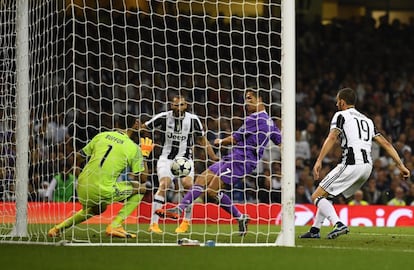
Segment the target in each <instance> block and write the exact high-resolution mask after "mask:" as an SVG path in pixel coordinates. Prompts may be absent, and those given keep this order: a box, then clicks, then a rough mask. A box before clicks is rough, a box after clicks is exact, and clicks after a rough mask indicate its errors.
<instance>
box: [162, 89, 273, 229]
mask: <svg viewBox="0 0 414 270" xmlns="http://www.w3.org/2000/svg"><path fill="white" fill-rule="evenodd" d="M261 93H262V92H260V91H256V90H252V89H249V90H247V91H246V93H245V105H246V111H247V114H248V116H247V117H246V119H245V121H244V124H243V125H242V126H241V127H240V128H239V129H238V130H237V131H234V132H233V134H231V135H230V136H228V137H226V138H224V139H215V140H214V144H215V145H232V148H231V152H230V154H228V155H226V156H224V157H223V158H222V159H221V160H220V161H219V162H216V163H214V164H213V165H211V166H210V167H209V168H208V169H207V170H205V171H204V172H203V173H202V174H200V175H198V176H197V178H196V181H195V184H194V186H193V188H192V189H191V190H190V191H189V192H188V193H187V194H186V195H185V196H184V198H183V200H182V201H181V203H180V204H179V205H178V207H176V208H172V209H168V210H167V211H163V210H162V209H160V210H159V211H158V212H157V214H158V215H160V216H167V217H171V218H174V219H177V218H179V217H180V215H181V213H182V212H184V211H185V209H187V208H188V207H190V206H191V204H192V203H193V201H194V200H195V199H196V198H198V197H199V196H200V195H201V194H202V193H203V192H204V190H205V189H207V194H208V196H209V198H215V199H216V202H217V204H219V205H220V207H221V208H223V209H224V210H225V211H226V212H228V213H229V214H231V215H232V216H233V217H234V218H235V219H237V221H238V224H239V233H240V236H244V235H245V234H246V233H247V224H248V222H249V219H250V218H249V216H248V215H247V214H242V213H240V211H239V210H238V209H237V208H236V206H235V205H233V203H232V201H231V199H230V197H229V196H228V195H227V194H225V193H224V192H222V191H221V189H222V188H224V187H226V186H227V187H231V186H232V185H233V184H236V183H238V182H240V181H242V180H243V178H244V176H245V175H248V174H251V173H252V172H253V171H254V170H255V169H256V167H257V163H258V162H259V160H260V159H261V158H262V157H263V152H264V149H265V148H266V146H267V144H268V143H269V140H272V141H273V142H274V143H275V144H280V143H281V134H280V130H279V128H278V127H277V126H276V124H275V123H274V122H273V120H272V119H271V118H270V116H269V115H268V114H267V112H266V110H265V105H264V102H263V98H264V97H263V96H262V94H261Z"/></svg>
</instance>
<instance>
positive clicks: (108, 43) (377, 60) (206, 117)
mask: <svg viewBox="0 0 414 270" xmlns="http://www.w3.org/2000/svg"><path fill="white" fill-rule="evenodd" d="M88 12H91V11H90V10H87V11H86V12H85V18H83V19H79V20H78V21H77V22H76V23H73V24H72V23H67V24H63V26H62V27H61V28H59V29H58V30H57V32H58V35H59V36H61V37H63V36H65V37H67V38H66V39H65V40H66V41H65V42H67V43H68V44H67V46H69V44H70V45H72V44H73V43H74V41H75V44H76V45H75V47H76V48H75V52H74V53H75V56H76V57H73V55H72V54H60V55H59V56H58V57H60V58H62V59H61V60H62V61H61V62H62V63H66V67H64V68H63V69H62V70H63V71H64V72H57V73H56V74H54V76H56V81H60V82H64V83H62V84H60V83H58V84H57V85H56V86H55V87H54V88H53V89H52V91H55V92H56V96H62V97H64V98H65V102H66V107H63V106H60V107H58V108H60V109H57V110H48V109H46V110H40V109H37V110H33V111H34V112H35V113H32V115H31V117H32V126H31V131H32V135H31V150H32V151H31V155H30V156H31V161H32V163H31V170H30V181H29V182H30V183H29V193H30V196H29V200H32V201H39V200H54V199H53V195H51V191H50V190H49V191H48V188H49V187H50V186H52V187H54V188H55V187H56V183H57V181H59V180H56V179H55V178H57V175H59V174H60V175H61V174H62V173H63V174H64V177H63V178H64V179H66V174H69V173H71V172H70V168H72V166H73V153H74V151H75V150H76V149H79V148H80V147H82V146H83V145H85V143H86V142H87V141H88V140H90V139H91V138H92V137H93V136H94V135H95V134H97V133H98V132H100V131H103V130H105V129H111V128H114V127H116V124H115V123H116V122H117V120H116V119H117V117H118V116H119V117H121V116H122V115H124V114H125V113H130V114H134V115H137V116H138V115H139V116H140V117H141V119H142V120H146V119H148V118H149V117H150V116H152V115H153V114H155V113H158V112H160V111H164V110H166V109H167V108H168V103H167V101H168V100H169V98H170V93H172V92H177V91H179V92H180V93H181V94H183V95H185V96H186V97H187V99H188V100H190V101H192V107H191V110H192V112H194V113H196V114H198V115H199V116H200V117H201V119H202V120H203V121H204V122H205V126H206V129H207V131H208V132H207V136H208V138H209V140H213V139H214V138H216V137H224V136H226V135H228V134H230V133H231V131H232V130H235V129H237V128H238V127H239V126H240V125H241V123H242V120H243V100H242V97H243V90H244V89H245V88H247V87H249V86H250V85H255V86H256V87H260V88H263V89H268V90H269V100H268V102H269V103H270V104H271V106H269V111H270V114H271V116H272V117H273V118H274V120H275V121H276V122H277V123H278V124H279V125H280V117H281V113H280V106H279V103H280V91H279V89H280V81H279V76H278V74H280V69H279V67H278V66H277V63H278V61H279V60H280V49H279V46H280V37H279V35H277V34H274V33H277V32H278V30H277V29H280V25H279V22H278V21H277V20H271V19H270V18H260V19H253V18H246V19H241V18H234V19H232V20H231V21H230V22H226V21H223V20H221V19H213V18H202V17H198V16H193V17H188V16H180V17H179V18H178V19H176V18H175V17H173V16H167V17H164V16H152V17H150V16H146V15H142V14H140V15H138V16H115V17H112V16H113V14H111V13H105V12H101V13H100V14H99V16H101V17H100V19H99V20H98V21H99V23H97V21H96V20H97V19H96V16H95V19H93V18H92V17H94V16H92V15H93V14H92V15H91V18H89V17H88V16H89V15H88ZM95 15H96V14H95ZM94 20H95V21H94ZM296 23H297V25H296V26H297V28H296V29H297V33H296V35H297V36H296V59H297V64H296V71H297V73H296V117H297V119H296V129H297V130H296V175H295V180H296V202H297V203H311V201H310V195H311V194H312V192H313V190H314V189H315V185H316V184H317V182H315V181H314V180H313V177H312V166H313V163H314V160H315V158H316V156H317V154H318V152H319V150H320V147H321V145H322V140H323V139H324V137H325V136H326V134H327V133H328V131H329V121H330V118H331V116H332V115H333V113H334V112H335V111H336V107H335V100H334V99H333V98H334V97H335V94H336V92H337V90H338V89H340V88H342V87H351V88H354V89H355V90H356V91H357V93H358V103H357V107H358V109H359V110H360V111H362V112H364V113H366V114H368V115H370V116H371V117H372V118H373V119H374V120H375V124H376V127H377V129H378V130H379V131H380V132H381V133H382V134H383V135H384V136H386V137H387V138H388V139H389V140H390V141H391V142H392V144H393V145H394V146H395V147H396V149H397V150H398V151H399V153H400V155H401V157H403V160H404V162H405V164H406V165H407V167H408V168H409V169H411V170H414V165H413V164H414V158H413V156H412V151H413V150H414V125H413V124H414V59H412V58H413V57H414V54H412V53H411V50H412V49H411V48H413V45H414V35H413V34H414V20H413V21H412V22H410V23H409V24H402V23H400V22H399V21H398V20H394V21H392V22H390V21H389V20H388V17H387V16H384V17H382V18H381V19H380V20H379V21H375V20H374V19H373V18H371V17H369V16H366V17H355V18H352V19H349V20H333V21H332V22H331V23H329V24H321V22H320V20H319V19H315V21H314V22H312V23H308V22H306V23H305V21H304V20H302V18H301V17H298V18H297V22H296ZM269 29H272V30H275V32H272V34H268V33H269V32H270V31H269ZM190 30H191V31H190ZM72 32H75V33H76V35H74V36H68V35H66V34H65V33H72ZM177 33H178V34H177ZM98 37H99V38H98ZM72 38H74V40H73V39H72ZM59 40H60V41H59V42H62V41H61V39H59ZM236 44H243V46H237V45H236ZM63 47H64V46H63ZM257 48H272V49H271V50H270V51H269V50H267V51H266V50H261V49H259V50H258V49H257ZM269 52H270V53H269ZM72 61H73V62H72ZM73 67H75V68H73ZM126 70H127V72H126ZM171 90H174V91H171ZM42 97H43V96H42V95H41V94H37V95H35V96H34V98H33V102H34V105H36V103H37V102H40V101H41V98H42ZM59 102H60V104H61V102H62V101H61V100H60V101H59ZM65 108H75V109H74V110H70V111H65V110H66V109H65ZM2 116H3V117H2V118H1V120H2V127H1V128H2V134H3V135H2V138H3V142H4V143H3V144H2V153H1V157H2V160H1V162H2V165H3V166H1V171H0V175H1V179H2V182H1V184H0V200H13V199H14V192H13V190H14V181H13V173H14V172H13V166H14V161H15V160H14V153H15V144H13V143H7V142H10V140H11V139H10V138H9V137H10V136H14V134H12V133H10V130H11V128H10V127H8V126H7V125H8V124H9V123H8V122H7V121H5V118H6V116H7V113H5V111H4V110H2ZM282 128H283V127H282ZM8 136H9V137H8ZM155 136H156V134H155ZM155 141H156V140H155ZM158 150H159V149H158ZM279 150H280V149H279V148H278V147H277V146H274V145H271V146H270V147H269V149H268V151H267V154H266V156H265V159H264V160H263V162H262V163H261V164H260V166H259V168H258V171H257V174H256V175H252V176H249V177H247V178H246V179H245V181H244V182H243V183H242V184H241V185H240V186H237V187H233V191H232V196H233V200H235V201H240V202H243V201H248V202H263V203H269V202H280V188H281V183H280V179H281V172H280V151H279ZM154 151H157V148H156V149H155V150H154ZM222 151H226V150H225V149H222ZM372 154H373V160H374V170H373V172H372V175H371V178H370V180H369V181H368V182H367V183H366V184H365V185H364V186H363V187H362V188H361V191H362V196H363V199H364V200H365V201H366V202H367V203H368V204H389V203H391V201H394V202H395V201H397V199H395V198H396V197H397V196H399V197H400V198H402V200H398V201H399V202H400V204H402V203H401V201H404V204H405V205H410V204H412V202H413V198H414V182H413V180H410V181H408V182H404V181H402V180H400V178H399V177H398V174H399V172H398V170H397V169H396V168H395V165H394V164H393V162H392V160H390V158H389V157H387V156H386V155H385V154H384V153H383V152H382V151H380V150H379V148H377V147H376V146H374V148H373V149H372ZM340 155H341V151H340V148H339V146H338V148H337V151H334V152H333V153H332V154H330V155H329V156H328V157H327V158H326V159H325V160H324V165H325V168H324V170H323V172H324V173H327V172H328V171H329V170H330V168H331V167H332V166H334V165H335V164H336V162H337V161H338V159H340ZM195 156H196V158H198V160H199V161H198V162H196V170H197V171H202V170H203V169H204V168H205V166H207V165H208V164H209V162H208V161H206V160H205V154H204V153H203V150H202V149H195ZM6 159H7V160H6ZM153 164H155V161H154V162H153ZM324 173H322V176H323V175H324ZM73 174H75V175H76V173H75V172H74V173H73ZM154 177H155V176H154ZM154 177H153V180H152V181H153V183H152V185H153V186H156V181H157V180H156V179H154ZM58 178H59V177H58ZM63 178H62V176H61V177H60V178H59V179H61V180H62V179H63ZM67 178H68V179H71V181H73V185H75V181H76V180H75V179H74V178H75V177H72V176H69V177H67ZM53 179H55V183H54V184H53V185H51V183H52V181H53ZM229 192H231V191H229ZM71 196H75V194H71ZM358 196H359V195H358ZM64 197H65V196H64ZM65 198H66V199H67V198H70V196H69V197H65ZM352 199H354V198H352ZM394 199H395V200H394ZM335 200H336V202H337V203H350V201H346V200H345V199H344V198H341V197H338V198H335Z"/></svg>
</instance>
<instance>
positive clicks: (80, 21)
mask: <svg viewBox="0 0 414 270" xmlns="http://www.w3.org/2000/svg"><path fill="white" fill-rule="evenodd" d="M280 2H281V1H280V0H279V1H271V2H261V1H259V2H257V1H231V2H228V1H223V2H221V1H217V2H216V1H214V2H209V1H128V0H123V1H80V0H72V1H44V0H43V1H29V14H28V16H29V25H28V28H29V37H28V42H29V52H28V54H29V63H28V65H29V67H30V68H29V76H30V108H29V110H30V122H29V125H30V145H29V153H30V154H29V156H30V161H29V166H30V169H29V179H28V180H27V181H28V185H29V192H28V194H27V196H28V201H29V203H28V220H27V222H28V224H29V233H28V235H29V236H28V238H29V239H35V240H36V241H46V242H50V241H56V239H50V238H47V236H46V234H47V231H48V229H49V228H50V226H51V225H53V224H55V223H57V222H60V221H61V220H62V219H64V218H65V217H67V216H68V215H70V214H72V213H73V212H74V211H76V210H78V209H80V206H79V204H78V203H77V201H76V191H75V188H74V187H75V182H73V183H72V184H67V185H66V186H65V187H64V188H62V189H61V194H60V196H61V197H60V198H58V196H57V195H56V189H55V192H54V193H53V192H52V191H51V189H50V188H49V187H50V186H51V184H52V181H53V179H55V178H56V177H57V175H61V176H62V175H63V174H64V175H65V177H66V176H67V175H71V174H73V175H76V173H77V172H76V170H75V171H74V170H73V165H74V157H75V154H74V153H75V151H76V150H79V149H81V148H82V147H83V146H85V145H86V143H87V142H88V141H90V140H91V139H92V138H93V136H94V135H96V134H97V133H99V132H101V131H105V130H111V129H113V128H116V127H119V121H123V120H122V119H124V116H125V115H133V116H139V117H140V118H141V119H142V120H143V121H145V120H147V119H149V118H151V117H152V116H153V115H154V114H156V113H159V112H163V111H166V110H167V109H168V108H169V107H168V101H169V100H170V99H171V97H172V95H175V94H177V93H178V94H181V95H183V96H185V97H186V98H187V100H188V101H190V104H191V106H190V108H189V111H191V112H193V113H195V114H197V115H198V116H199V117H200V119H201V120H202V122H203V124H204V126H205V128H206V130H207V138H208V139H209V140H210V142H212V141H213V140H214V139H215V138H216V137H220V136H221V137H222V136H225V135H229V134H230V133H231V132H232V131H234V130H237V129H238V128H239V127H240V125H241V124H242V123H243V119H244V113H243V111H244V110H243V106H244V105H243V104H244V101H243V95H244V90H245V89H246V88H249V87H254V88H260V89H263V90H265V91H266V93H267V98H266V99H267V100H266V101H267V103H268V104H269V106H268V107H267V110H268V112H269V114H270V115H271V117H272V118H273V120H274V121H275V122H277V123H278V124H279V126H280V123H279V121H280V114H281V112H280V111H281V100H280V99H281V90H280V89H281V87H280V74H281V68H280V58H281V48H280V46H281V45H280V44H281V42H280V40H281V37H280V27H281V19H280V5H281V4H280ZM0 13H1V16H0V17H1V26H0V27H1V30H2V38H1V51H0V53H1V59H2V60H1V66H0V70H1V88H2V93H3V94H2V95H1V97H0V98H1V101H2V102H1V113H2V119H1V121H2V126H1V132H2V136H1V138H2V152H1V156H0V157H1V163H2V166H1V176H2V177H1V183H0V200H1V202H0V207H1V212H2V215H1V219H2V222H0V229H1V234H2V235H3V237H4V238H2V239H3V240H4V239H8V238H7V237H5V236H4V235H7V234H8V233H9V231H10V230H11V229H12V227H13V223H14V221H15V210H14V201H15V200H16V196H25V195H22V194H16V193H15V192H14V185H15V181H16V179H15V177H14V175H15V172H14V170H15V148H16V143H15V139H14V135H15V122H16V121H18V119H16V113H15V108H16V102H17V101H16V99H15V97H16V59H15V50H16V49H15V48H16V45H17V44H16V42H15V40H16V20H17V19H18V18H16V3H15V1H12V0H6V1H2V4H1V6H0ZM152 135H153V136H154V140H155V142H157V140H158V138H159V136H160V135H159V132H158V133H157V132H155V133H154V134H152ZM157 136H158V137H157ZM159 151H160V149H159V148H156V149H155V150H154V157H155V158H154V159H152V160H151V161H150V162H149V166H150V169H152V172H153V174H152V175H151V177H150V180H149V184H148V186H150V187H151V188H149V191H147V193H146V195H145V197H144V199H143V201H142V203H141V205H140V207H139V209H137V211H136V212H135V213H134V214H133V215H132V216H131V217H130V218H129V219H127V224H128V226H131V228H132V229H133V230H136V231H138V232H139V233H140V234H142V235H145V237H144V238H143V239H145V240H134V241H135V242H140V241H143V242H144V243H145V242H147V243H169V242H175V240H176V239H177V237H179V236H177V235H176V234H174V233H173V231H174V230H173V229H171V230H169V227H168V226H175V225H176V224H175V223H174V222H171V221H163V222H164V223H163V224H162V226H164V227H165V228H166V229H165V232H164V233H163V234H162V235H157V236H155V235H152V234H149V233H148V232H147V228H148V223H149V220H150V217H149V209H150V208H151V199H152V195H153V193H154V191H155V190H156V189H157V185H158V179H157V177H156V174H155V169H156V162H157V159H156V157H157V156H158V154H159ZM216 151H217V152H218V151H219V149H216ZM221 151H222V152H221V154H222V155H223V154H225V153H226V151H228V149H225V148H224V149H221ZM195 157H196V159H195V170H196V172H198V173H200V172H202V171H203V170H204V169H205V168H206V166H208V165H209V164H211V161H210V160H208V157H207V156H206V155H205V152H204V150H203V149H202V148H201V147H196V148H195ZM280 178H281V173H280V153H279V149H278V147H277V146H274V145H273V146H271V147H269V148H268V149H267V151H266V153H265V157H264V160H262V162H261V163H260V164H259V167H258V169H257V170H256V171H255V173H254V174H252V175H248V176H247V177H245V179H243V181H241V182H240V184H238V185H235V186H233V187H231V189H228V190H227V192H228V194H229V195H230V196H231V198H232V200H233V202H235V203H238V206H239V207H240V209H242V211H247V212H249V213H250V214H251V216H252V224H253V226H252V229H251V231H252V236H251V238H250V239H249V240H240V238H236V237H235V234H237V224H236V223H235V221H234V220H232V219H231V218H230V216H229V215H226V214H223V212H221V211H220V210H218V208H217V206H215V205H214V204H212V203H209V202H208V200H207V199H206V200H205V201H202V202H198V203H196V205H195V207H194V216H193V220H192V222H193V226H192V228H193V227H194V229H192V230H191V231H190V233H191V234H193V235H196V236H197V237H200V240H205V239H207V238H212V237H223V239H221V240H220V239H217V240H219V241H221V242H223V243H237V242H240V241H241V242H243V241H247V242H252V243H269V242H272V243H273V242H274V241H275V237H276V236H275V234H276V233H277V230H276V229H275V227H274V225H275V223H277V217H278V214H279V211H280V205H279V204H278V203H279V202H280ZM120 180H121V181H123V180H126V177H125V176H121V177H120ZM179 198H180V196H177V193H176V192H175V191H174V190H171V191H170V192H169V195H168V201H169V202H170V203H175V202H176V201H177V200H178V199H179ZM57 200H60V201H66V203H59V202H56V201H57ZM119 207H120V205H118V204H114V205H113V206H111V208H110V209H108V210H107V211H106V213H105V214H104V215H102V216H98V217H94V218H93V219H91V220H90V221H89V222H87V223H85V224H82V225H79V226H76V227H75V228H73V229H71V230H68V232H67V233H66V234H65V235H64V239H66V238H67V239H72V240H74V239H75V240H76V239H78V240H80V241H86V242H88V243H95V242H97V243H102V242H110V243H112V240H108V239H107V238H105V235H104V231H105V227H106V224H108V223H109V222H110V220H111V218H112V217H113V216H114V215H115V214H116V213H117V210H118V209H119ZM169 231H170V232H169ZM217 235H219V236H217ZM201 238H202V239H201ZM138 239H140V238H138ZM246 239H247V238H246Z"/></svg>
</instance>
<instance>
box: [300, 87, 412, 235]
mask: <svg viewBox="0 0 414 270" xmlns="http://www.w3.org/2000/svg"><path fill="white" fill-rule="evenodd" d="M355 104H356V93H355V91H354V90H353V89H350V88H344V89H341V90H339V91H338V94H337V96H336V106H337V108H338V111H337V112H336V113H335V114H334V116H333V118H332V120H331V126H330V132H329V135H328V137H327V138H326V139H325V141H324V143H323V145H322V149H321V151H320V153H319V156H318V158H317V160H316V162H315V165H314V167H313V176H314V179H315V180H318V179H319V173H320V170H321V168H322V162H323V160H324V158H325V156H326V155H327V154H328V153H329V152H330V151H331V150H332V149H333V147H334V145H335V143H336V141H337V140H338V138H339V140H340V143H341V148H342V161H341V163H339V164H338V165H337V166H336V167H335V168H334V169H333V170H332V171H330V172H329V173H328V174H327V175H326V176H325V177H324V178H323V179H322V181H321V182H320V183H319V186H318V187H317V189H316V190H315V192H314V193H313V194H312V200H313V202H314V204H315V205H316V207H317V208H318V210H317V212H316V217H315V220H314V223H313V225H312V227H311V228H310V231H309V232H307V233H304V234H302V235H300V236H299V237H300V238H320V233H319V232H320V228H321V226H322V223H323V221H324V220H325V218H327V219H328V220H329V221H330V222H331V224H333V225H334V229H333V230H332V231H331V232H330V233H329V234H328V235H327V238H328V239H334V238H336V237H338V236H340V235H343V234H347V233H348V232H349V228H348V227H347V226H346V225H345V224H344V223H343V222H342V221H340V220H339V217H338V215H337V214H336V212H335V208H334V207H333V205H332V204H331V203H330V202H329V201H328V199H327V198H328V197H332V196H337V195H339V194H342V195H344V197H345V198H349V197H350V196H351V195H352V194H354V193H355V191H356V190H358V189H359V188H360V187H361V186H362V185H363V184H364V183H365V181H366V180H367V179H368V177H369V176H370V174H371V171H372V158H371V147H372V141H375V142H376V143H378V144H379V145H380V146H381V147H383V148H384V149H385V151H386V152H387V153H388V154H389V155H390V157H391V158H392V159H393V160H394V161H395V163H396V166H397V167H398V169H399V170H400V172H401V175H402V177H403V178H405V179H407V178H408V177H409V176H410V171H409V170H408V169H407V168H406V167H405V166H404V164H403V162H402V161H401V159H400V157H399V156H398V153H397V151H396V150H395V148H394V147H393V146H392V145H391V144H390V143H389V142H388V141H387V140H386V139H385V138H384V137H383V136H382V135H381V134H380V133H379V132H378V131H377V130H376V129H375V126H374V123H373V121H372V120H371V119H370V118H368V117H366V116H365V115H363V114H362V113H360V112H359V111H358V110H356V109H355Z"/></svg>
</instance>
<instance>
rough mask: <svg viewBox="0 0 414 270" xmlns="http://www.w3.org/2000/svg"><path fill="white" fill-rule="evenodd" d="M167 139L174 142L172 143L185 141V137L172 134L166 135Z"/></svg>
mask: <svg viewBox="0 0 414 270" xmlns="http://www.w3.org/2000/svg"><path fill="white" fill-rule="evenodd" d="M167 138H168V139H171V140H174V141H185V140H187V136H184V135H180V134H177V135H176V134H174V133H168V135H167Z"/></svg>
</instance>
